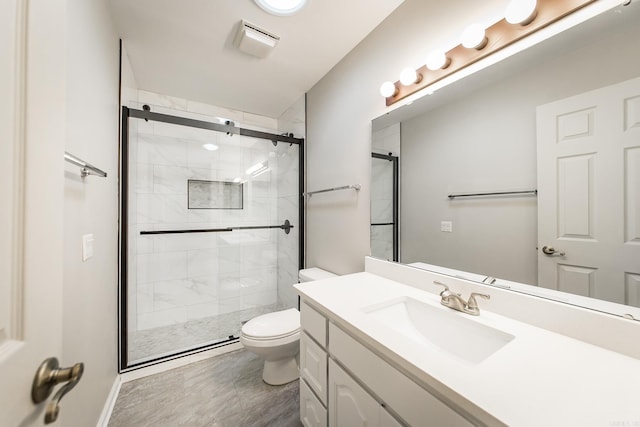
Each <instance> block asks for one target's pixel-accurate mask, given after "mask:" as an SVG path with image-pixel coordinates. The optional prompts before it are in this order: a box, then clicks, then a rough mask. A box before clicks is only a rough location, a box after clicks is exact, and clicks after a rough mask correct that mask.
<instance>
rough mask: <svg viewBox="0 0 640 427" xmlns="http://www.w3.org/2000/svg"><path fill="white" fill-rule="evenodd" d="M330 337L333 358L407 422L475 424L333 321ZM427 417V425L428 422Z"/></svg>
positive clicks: (465, 426)
mask: <svg viewBox="0 0 640 427" xmlns="http://www.w3.org/2000/svg"><path fill="white" fill-rule="evenodd" d="M329 339H330V343H329V348H330V349H331V355H332V357H335V358H336V359H337V360H339V361H340V363H341V364H342V365H344V366H345V367H346V368H347V369H348V370H349V371H351V372H352V373H353V374H354V375H355V376H356V377H357V378H358V379H359V380H360V381H361V382H362V383H363V384H366V385H367V387H368V388H369V389H370V390H371V391H372V392H373V393H375V394H376V395H377V396H378V397H379V398H380V399H381V400H382V401H383V402H385V404H387V405H388V406H389V408H391V409H393V411H394V412H395V413H397V414H400V415H401V416H402V418H404V421H406V422H407V424H409V425H412V426H418V425H429V426H445V425H446V426H448V427H457V426H463V427H470V426H472V425H473V424H471V423H470V422H469V421H467V420H466V419H465V418H463V417H462V416H461V415H460V414H458V413H457V412H455V411H454V410H453V409H451V408H449V407H448V406H447V405H445V404H444V403H442V402H441V401H440V400H438V399H436V398H435V397H434V396H433V395H431V394H430V393H429V392H428V391H426V390H425V389H423V388H422V387H420V386H419V385H418V384H416V383H415V382H413V381H412V380H410V379H409V378H408V377H406V376H405V375H404V374H402V373H401V372H399V371H397V370H396V369H395V368H394V367H393V366H391V365H389V364H388V363H387V362H385V361H384V360H382V359H381V358H380V357H378V356H377V355H375V354H374V353H372V352H371V351H370V350H369V349H367V348H366V347H364V346H363V345H362V344H360V343H359V342H357V341H356V340H355V339H353V338H352V337H351V336H349V335H347V334H346V333H345V332H344V331H342V329H340V328H338V327H337V326H336V325H334V324H333V323H330V324H329ZM399 391H400V392H399ZM425 420H428V424H425Z"/></svg>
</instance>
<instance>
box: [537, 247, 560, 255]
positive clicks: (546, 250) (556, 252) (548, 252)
mask: <svg viewBox="0 0 640 427" xmlns="http://www.w3.org/2000/svg"><path fill="white" fill-rule="evenodd" d="M542 253H543V254H545V255H549V256H553V255H559V256H565V252H564V251H559V250H556V249H555V248H554V247H553V246H543V247H542Z"/></svg>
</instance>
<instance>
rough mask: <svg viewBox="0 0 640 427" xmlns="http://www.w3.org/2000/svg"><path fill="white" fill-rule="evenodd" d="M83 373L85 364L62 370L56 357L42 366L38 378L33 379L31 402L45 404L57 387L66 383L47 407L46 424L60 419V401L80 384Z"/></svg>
mask: <svg viewBox="0 0 640 427" xmlns="http://www.w3.org/2000/svg"><path fill="white" fill-rule="evenodd" d="M83 372H84V363H76V364H75V365H73V366H72V367H70V368H60V364H59V363H58V359H56V358H55V357H49V358H48V359H45V360H44V361H43V362H42V363H41V364H40V367H39V368H38V371H37V372H36V376H35V377H34V378H33V385H32V386H31V400H32V401H33V403H36V404H37V403H41V402H44V401H45V400H46V399H47V397H49V395H51V392H52V391H53V388H54V387H55V386H56V385H58V384H60V383H66V384H65V385H63V386H62V387H61V388H60V390H58V391H57V393H56V394H55V395H54V396H53V399H52V400H51V402H49V404H48V405H47V409H46V411H45V414H44V423H45V424H50V423H52V422H54V421H55V420H56V419H57V418H58V413H59V412H60V400H61V399H62V397H63V396H64V395H65V394H67V393H68V392H69V391H70V390H71V389H72V388H73V387H75V385H76V384H78V381H80V378H82V373H83Z"/></svg>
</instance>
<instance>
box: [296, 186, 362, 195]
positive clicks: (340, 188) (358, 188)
mask: <svg viewBox="0 0 640 427" xmlns="http://www.w3.org/2000/svg"><path fill="white" fill-rule="evenodd" d="M351 188H353V189H354V190H356V191H360V188H361V186H360V184H353V185H344V186H342V187H333V188H327V189H325V190H316V191H309V192H307V193H302V195H303V196H312V195H314V194H318V193H327V192H329V191H338V190H349V189H351Z"/></svg>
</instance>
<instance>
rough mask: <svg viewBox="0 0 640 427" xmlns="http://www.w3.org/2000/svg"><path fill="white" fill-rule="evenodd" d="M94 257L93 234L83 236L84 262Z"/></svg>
mask: <svg viewBox="0 0 640 427" xmlns="http://www.w3.org/2000/svg"><path fill="white" fill-rule="evenodd" d="M92 256H93V234H85V235H84V236H82V261H86V260H88V259H89V258H91V257H92Z"/></svg>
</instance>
